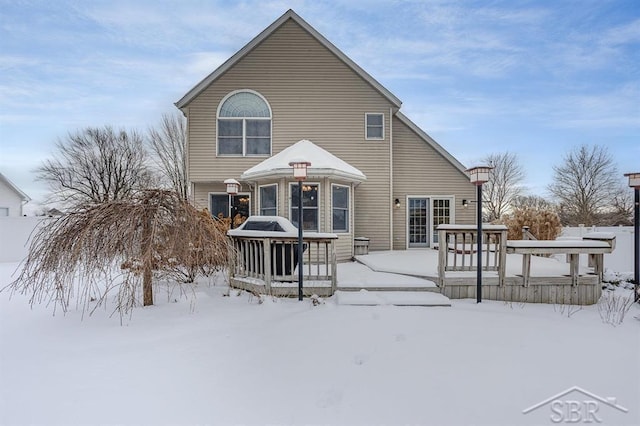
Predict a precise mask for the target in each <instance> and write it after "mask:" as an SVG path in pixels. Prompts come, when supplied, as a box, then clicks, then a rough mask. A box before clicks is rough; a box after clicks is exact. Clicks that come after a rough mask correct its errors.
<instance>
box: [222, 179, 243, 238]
mask: <svg viewBox="0 0 640 426" xmlns="http://www.w3.org/2000/svg"><path fill="white" fill-rule="evenodd" d="M224 183H225V185H227V194H228V195H229V219H230V221H229V229H233V214H232V213H233V206H232V201H233V196H234V195H237V194H238V191H239V190H240V182H238V181H237V180H235V179H227V180H225V181H224Z"/></svg>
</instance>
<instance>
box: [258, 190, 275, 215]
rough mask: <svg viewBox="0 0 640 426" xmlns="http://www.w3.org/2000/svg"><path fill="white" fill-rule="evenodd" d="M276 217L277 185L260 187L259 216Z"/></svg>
mask: <svg viewBox="0 0 640 426" xmlns="http://www.w3.org/2000/svg"><path fill="white" fill-rule="evenodd" d="M277 215H278V184H273V185H264V186H261V187H260V216H277Z"/></svg>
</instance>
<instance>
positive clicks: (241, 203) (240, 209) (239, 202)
mask: <svg viewBox="0 0 640 426" xmlns="http://www.w3.org/2000/svg"><path fill="white" fill-rule="evenodd" d="M209 209H210V211H211V216H213V217H214V218H217V219H222V218H226V217H229V194H227V193H226V192H213V193H210V194H209ZM236 215H240V217H242V218H243V221H244V219H246V218H248V217H249V216H250V215H251V194H249V193H241V194H236V195H232V196H231V216H232V217H236Z"/></svg>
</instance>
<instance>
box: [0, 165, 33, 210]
mask: <svg viewBox="0 0 640 426" xmlns="http://www.w3.org/2000/svg"><path fill="white" fill-rule="evenodd" d="M29 201H31V198H29V197H28V196H27V194H25V193H24V192H22V191H21V190H20V188H18V187H17V186H15V185H14V184H13V182H11V181H10V180H9V179H7V177H6V176H5V175H3V174H2V173H0V217H7V216H8V217H19V216H22V206H23V205H24V204H26V203H28V202H29Z"/></svg>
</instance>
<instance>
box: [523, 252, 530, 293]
mask: <svg viewBox="0 0 640 426" xmlns="http://www.w3.org/2000/svg"><path fill="white" fill-rule="evenodd" d="M530 275H531V254H530V253H525V254H523V255H522V285H523V286H525V287H529V276H530Z"/></svg>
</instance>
